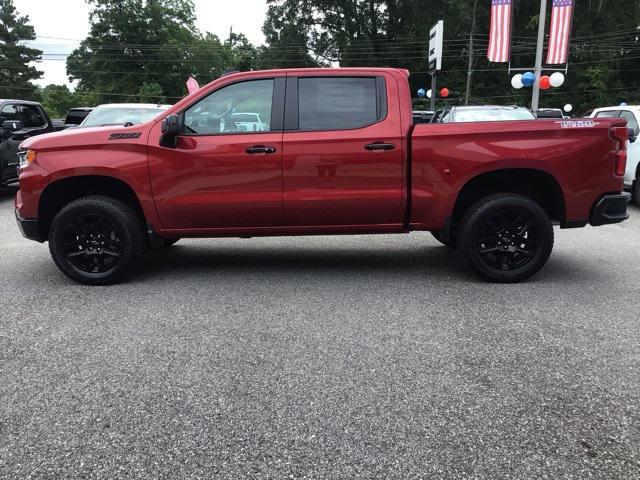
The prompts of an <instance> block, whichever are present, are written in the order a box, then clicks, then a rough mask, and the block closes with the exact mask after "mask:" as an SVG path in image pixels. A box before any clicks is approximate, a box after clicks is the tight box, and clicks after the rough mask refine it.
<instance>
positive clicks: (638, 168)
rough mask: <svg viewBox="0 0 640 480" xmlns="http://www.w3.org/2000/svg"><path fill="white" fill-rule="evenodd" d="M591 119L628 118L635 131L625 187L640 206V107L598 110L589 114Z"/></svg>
mask: <svg viewBox="0 0 640 480" xmlns="http://www.w3.org/2000/svg"><path fill="white" fill-rule="evenodd" d="M589 117H591V118H616V117H620V118H626V119H627V127H629V129H631V130H632V131H633V135H631V136H630V138H629V147H628V151H627V170H626V172H625V174H624V186H625V188H627V189H629V190H631V193H632V194H633V198H635V202H636V204H637V205H640V142H638V141H636V139H637V137H638V135H640V124H638V119H640V106H637V105H628V106H624V107H622V106H618V107H604V108H596V109H595V110H594V111H593V112H591V113H590V114H589Z"/></svg>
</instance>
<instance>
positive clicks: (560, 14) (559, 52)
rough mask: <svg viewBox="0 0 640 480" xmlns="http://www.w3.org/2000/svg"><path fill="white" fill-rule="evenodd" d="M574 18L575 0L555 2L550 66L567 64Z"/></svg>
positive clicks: (552, 10) (549, 57)
mask: <svg viewBox="0 0 640 480" xmlns="http://www.w3.org/2000/svg"><path fill="white" fill-rule="evenodd" d="M572 18H573V0H553V8H552V9H551V31H550V32H549V50H548V51H547V64H548V65H558V64H561V63H567V57H568V55H569V39H570V38H571V20H572Z"/></svg>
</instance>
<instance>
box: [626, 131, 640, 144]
mask: <svg viewBox="0 0 640 480" xmlns="http://www.w3.org/2000/svg"><path fill="white" fill-rule="evenodd" d="M628 130H629V142H630V143H633V142H635V141H636V140H637V139H638V135H640V127H636V128H629V129H628Z"/></svg>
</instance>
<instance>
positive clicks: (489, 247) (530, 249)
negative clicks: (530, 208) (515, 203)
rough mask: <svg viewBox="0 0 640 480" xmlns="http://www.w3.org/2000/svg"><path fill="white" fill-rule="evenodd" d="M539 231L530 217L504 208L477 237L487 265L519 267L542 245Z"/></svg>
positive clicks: (511, 268)
mask: <svg viewBox="0 0 640 480" xmlns="http://www.w3.org/2000/svg"><path fill="white" fill-rule="evenodd" d="M537 235H538V234H537V231H536V227H535V225H534V221H533V219H532V218H531V217H529V216H527V215H526V214H525V213H521V212H518V211H509V210H504V211H502V212H499V213H496V214H495V215H494V216H492V217H490V218H489V219H488V220H487V221H486V222H485V223H484V225H483V226H482V227H481V228H480V230H479V233H478V237H477V240H476V241H477V244H478V251H479V252H480V256H481V257H482V259H483V260H484V261H485V262H486V263H487V265H491V266H492V267H493V268H497V269H499V270H517V269H518V268H522V267H524V266H525V265H526V264H527V263H529V262H530V261H531V259H532V258H533V257H535V254H536V251H537V249H538V245H539V243H538V240H537Z"/></svg>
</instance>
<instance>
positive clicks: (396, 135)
mask: <svg viewBox="0 0 640 480" xmlns="http://www.w3.org/2000/svg"><path fill="white" fill-rule="evenodd" d="M398 96H399V95H398V91H397V85H396V82H395V79H394V78H393V77H392V76H385V75H383V74H380V75H378V74H373V75H367V74H365V73H363V74H361V75H360V74H358V75H352V74H350V75H348V76H345V75H331V74H326V75H322V74H318V73H317V72H312V73H310V74H309V76H305V75H304V74H295V75H293V74H289V76H288V77H287V92H286V106H285V122H284V130H285V131H284V136H283V183H284V213H285V222H286V224H287V225H291V226H332V225H336V226H365V225H382V224H386V225H389V224H402V222H403V217H404V178H405V177H404V170H405V164H404V161H403V160H404V152H403V150H404V138H403V137H402V133H401V131H402V129H401V125H400V120H399V116H400V115H399V104H398Z"/></svg>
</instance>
